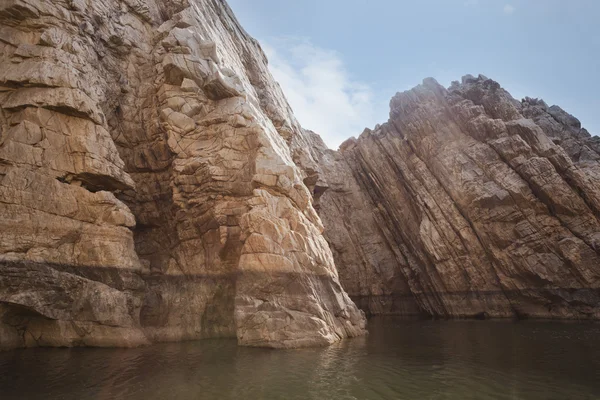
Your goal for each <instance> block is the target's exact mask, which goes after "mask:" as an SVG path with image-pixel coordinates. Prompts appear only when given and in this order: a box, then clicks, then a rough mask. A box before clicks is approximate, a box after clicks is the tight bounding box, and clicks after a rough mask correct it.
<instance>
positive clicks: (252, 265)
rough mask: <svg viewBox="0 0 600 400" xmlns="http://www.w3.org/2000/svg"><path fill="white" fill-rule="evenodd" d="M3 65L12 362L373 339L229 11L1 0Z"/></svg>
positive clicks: (276, 93) (0, 122)
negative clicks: (148, 347)
mask: <svg viewBox="0 0 600 400" xmlns="http://www.w3.org/2000/svg"><path fill="white" fill-rule="evenodd" d="M0 63H1V66H0V85H1V86H0V107H1V113H0V339H1V340H0V348H12V347H22V346H76V345H89V346H135V345H141V344H147V343H151V342H157V341H171V340H188V339H199V338H206V337H237V339H238V342H239V343H240V344H242V345H248V346H267V347H301V346H313V345H326V344H330V343H333V342H335V341H337V340H339V339H342V338H345V337H351V336H356V335H361V334H364V333H365V330H364V325H365V320H364V314H363V312H362V311H360V310H359V309H358V308H357V307H356V306H355V305H354V303H353V302H352V301H351V300H350V298H349V297H348V295H347V294H346V293H345V292H344V290H343V289H342V287H341V285H340V282H339V279H338V275H337V271H336V268H335V265H334V260H333V257H332V253H331V250H330V248H329V246H328V244H327V242H326V241H325V239H324V237H323V235H322V230H323V226H322V223H321V220H320V218H319V216H318V215H317V213H316V212H315V209H314V207H313V198H312V196H311V193H310V191H309V190H308V189H307V186H306V184H305V183H304V179H305V178H306V173H305V172H304V171H302V170H301V169H299V168H298V167H297V166H296V164H295V163H294V161H293V159H292V154H291V152H290V145H291V144H292V142H295V141H298V140H302V139H300V138H298V137H300V136H302V135H303V132H302V130H301V128H300V126H299V124H298V123H297V122H296V120H295V118H294V116H293V115H292V112H291V109H290V107H289V106H288V104H287V102H286V100H285V98H284V96H283V94H282V92H281V90H280V88H279V86H278V85H277V83H276V82H275V81H274V80H273V79H272V77H271V75H270V73H269V72H268V69H267V60H266V58H265V56H264V54H263V52H262V50H261V48H260V46H259V44H258V43H257V42H256V41H255V40H254V39H252V38H251V37H249V36H248V35H247V34H246V33H245V32H244V30H243V29H242V28H241V27H240V26H239V24H238V23H237V21H236V20H235V18H234V16H233V15H232V13H231V11H230V9H229V8H228V6H227V5H226V4H225V3H224V1H219V0H190V1H189V2H188V1H187V0H176V1H173V0H169V1H167V0H148V1H138V0H106V1H86V0H57V1H51V2H50V1H32V0H12V1H4V2H2V4H0Z"/></svg>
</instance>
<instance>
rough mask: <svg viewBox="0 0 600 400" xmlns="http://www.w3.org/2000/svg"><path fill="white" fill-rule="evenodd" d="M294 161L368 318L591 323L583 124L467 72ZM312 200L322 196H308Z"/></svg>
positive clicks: (599, 216) (399, 101)
mask: <svg viewBox="0 0 600 400" xmlns="http://www.w3.org/2000/svg"><path fill="white" fill-rule="evenodd" d="M390 108H391V111H390V119H389V120H388V122H386V123H384V124H382V125H378V126H377V127H376V128H375V129H374V130H370V129H366V130H365V131H364V132H363V133H362V134H361V135H360V137H359V138H358V139H354V138H351V139H349V140H347V141H346V142H344V143H343V144H342V145H341V147H340V150H339V151H338V152H334V151H331V150H327V149H326V148H325V147H324V146H323V144H322V141H320V138H319V137H318V136H316V135H315V134H312V133H310V132H307V133H306V135H305V137H306V138H308V139H306V140H309V141H310V142H311V143H312V145H311V146H310V149H311V151H309V152H301V151H298V152H297V157H296V159H297V160H298V162H299V163H300V164H301V165H304V166H305V169H306V170H307V171H309V172H311V173H312V176H313V178H312V182H315V183H314V185H315V186H314V189H313V192H314V194H315V199H316V200H315V204H316V206H317V209H318V211H319V214H320V216H321V218H322V220H323V223H324V225H325V231H324V234H325V237H326V238H327V240H328V242H329V243H330V246H331V249H332V251H333V254H334V258H335V261H336V265H337V267H338V270H339V274H340V279H341V282H342V285H343V286H344V288H345V289H346V290H347V291H348V293H349V294H350V295H351V297H352V298H353V299H354V300H355V302H356V303H357V304H358V305H359V306H360V307H361V308H362V309H363V310H365V311H366V312H367V313H370V314H400V315H419V314H424V315H429V316H434V317H481V318H485V317H512V316H516V317H539V318H573V319H598V318H599V317H600V201H599V200H600V198H599V196H600V148H599V146H598V144H599V143H600V142H599V141H598V137H591V136H590V134H589V133H588V132H587V131H586V130H585V129H583V128H582V127H581V124H580V123H579V121H578V120H577V119H576V118H574V117H573V116H571V115H570V114H568V113H566V112H565V111H563V110H562V109H561V108H560V107H558V106H552V107H548V105H547V104H546V103H544V102H543V101H542V100H539V99H531V98H525V99H523V100H522V101H520V102H519V101H517V100H515V99H513V98H512V97H511V96H510V94H509V93H508V92H506V91H505V90H504V89H502V88H501V87H500V85H499V84H498V83H497V82H495V81H493V80H491V79H488V78H486V77H485V76H482V75H480V76H479V77H473V76H470V75H467V76H465V77H463V79H462V82H461V83H459V82H454V83H453V84H452V85H451V86H450V87H449V88H448V89H446V88H444V87H442V86H441V85H439V84H438V83H437V82H436V81H435V80H433V79H431V78H428V79H425V80H424V81H423V84H422V85H419V86H417V87H416V88H414V89H412V90H409V91H406V92H403V93H398V94H396V96H394V97H393V98H392V100H391V102H390ZM317 198H318V199H317Z"/></svg>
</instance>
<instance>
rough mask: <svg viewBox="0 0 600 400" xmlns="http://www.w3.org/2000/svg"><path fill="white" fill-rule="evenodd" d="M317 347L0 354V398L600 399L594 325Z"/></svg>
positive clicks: (486, 325)
mask: <svg viewBox="0 0 600 400" xmlns="http://www.w3.org/2000/svg"><path fill="white" fill-rule="evenodd" d="M369 328H370V331H371V334H370V335H369V336H368V337H366V338H358V339H352V340H346V341H343V342H342V343H340V344H338V345H334V346H331V347H329V348H324V349H303V350H265V349H251V348H241V347H237V346H236V345H235V342H234V341H232V340H210V341H200V342H188V343H173V344H162V345H156V346H152V347H146V348H140V349H128V350H124V349H29V350H20V351H13V352H5V353H0V398H1V399H3V400H7V399H78V400H80V399H82V400H84V399H286V400H288V399H461V400H462V399H544V400H549V399H557V400H571V399H600V325H599V324H592V323H581V324H576V323H559V322H533V321H532V322H518V323H514V322H508V321H445V322H440V321H415V320H401V319H393V318H376V319H373V320H371V322H370V326H369Z"/></svg>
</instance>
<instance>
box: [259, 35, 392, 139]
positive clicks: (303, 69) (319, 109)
mask: <svg viewBox="0 0 600 400" xmlns="http://www.w3.org/2000/svg"><path fill="white" fill-rule="evenodd" d="M261 45H262V47H263V50H264V51H265V53H266V54H267V57H268V59H269V69H270V70H271V73H272V74H273V76H274V77H275V79H276V80H277V81H278V82H279V84H280V85H281V87H282V89H283V92H284V94H285V96H286V97H287V99H288V101H289V103H290V105H291V106H292V109H293V110H294V114H295V115H296V118H298V121H299V122H300V124H302V126H303V127H304V128H306V129H310V130H313V131H315V132H317V133H318V134H319V135H321V137H322V138H323V140H324V141H325V143H327V145H328V146H329V147H330V148H333V149H337V147H338V146H339V145H340V144H341V143H342V142H343V141H344V140H346V139H347V138H349V137H350V136H358V135H360V133H361V132H362V131H363V129H364V128H365V127H367V126H368V127H371V128H372V127H373V126H374V125H375V124H376V123H378V122H384V121H382V120H377V116H381V115H382V113H385V112H387V110H386V109H385V108H384V109H383V110H376V107H375V101H374V94H373V90H372V89H371V87H369V85H368V84H365V83H363V82H360V81H357V80H355V79H353V78H352V77H351V76H350V74H349V73H348V71H347V70H346V67H345V66H344V62H343V61H342V59H341V57H340V55H339V54H338V53H336V52H334V51H331V50H328V49H323V48H320V47H317V46H315V45H313V44H312V43H311V42H310V41H308V40H306V39H297V38H292V39H290V38H286V39H272V40H266V41H265V40H262V41H261ZM379 106H381V105H379ZM383 107H385V105H383ZM377 113H378V114H377ZM383 115H385V114H383ZM380 119H381V118H380Z"/></svg>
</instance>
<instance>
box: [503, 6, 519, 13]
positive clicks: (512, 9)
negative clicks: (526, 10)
mask: <svg viewBox="0 0 600 400" xmlns="http://www.w3.org/2000/svg"><path fill="white" fill-rule="evenodd" d="M515 10H516V9H515V7H514V6H513V5H511V4H506V5H505V6H504V14H508V15H510V14H512V13H514V12H515Z"/></svg>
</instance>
